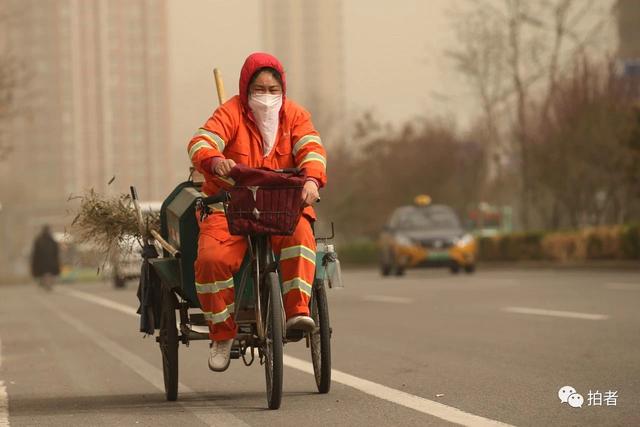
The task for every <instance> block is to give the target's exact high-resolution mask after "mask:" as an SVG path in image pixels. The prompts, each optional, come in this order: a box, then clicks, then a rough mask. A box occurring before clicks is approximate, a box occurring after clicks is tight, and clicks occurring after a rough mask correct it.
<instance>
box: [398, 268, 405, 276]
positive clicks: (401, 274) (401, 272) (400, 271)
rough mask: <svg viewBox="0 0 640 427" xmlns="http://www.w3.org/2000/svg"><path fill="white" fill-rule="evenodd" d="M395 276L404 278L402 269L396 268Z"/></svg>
mask: <svg viewBox="0 0 640 427" xmlns="http://www.w3.org/2000/svg"><path fill="white" fill-rule="evenodd" d="M396 276H404V267H396Z"/></svg>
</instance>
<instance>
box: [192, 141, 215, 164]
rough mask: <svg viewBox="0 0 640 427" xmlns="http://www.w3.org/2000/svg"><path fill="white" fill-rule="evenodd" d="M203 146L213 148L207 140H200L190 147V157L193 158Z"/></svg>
mask: <svg viewBox="0 0 640 427" xmlns="http://www.w3.org/2000/svg"><path fill="white" fill-rule="evenodd" d="M203 148H213V147H212V146H211V144H209V143H208V142H207V141H198V142H196V143H195V144H193V145H192V146H191V148H190V149H189V158H190V159H192V160H193V156H194V155H195V154H196V153H197V152H198V151H200V150H201V149H203Z"/></svg>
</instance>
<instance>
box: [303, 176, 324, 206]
mask: <svg viewBox="0 0 640 427" xmlns="http://www.w3.org/2000/svg"><path fill="white" fill-rule="evenodd" d="M302 200H303V201H304V202H305V203H306V204H308V205H312V204H314V203H315V202H317V201H319V200H320V194H319V193H318V184H316V183H315V182H314V181H311V180H308V181H307V182H305V183H304V187H302Z"/></svg>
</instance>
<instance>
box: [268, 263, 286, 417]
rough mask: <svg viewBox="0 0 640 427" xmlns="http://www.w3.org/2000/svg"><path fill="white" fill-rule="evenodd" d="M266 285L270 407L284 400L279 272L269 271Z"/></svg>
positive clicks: (275, 407) (278, 405) (277, 405)
mask: <svg viewBox="0 0 640 427" xmlns="http://www.w3.org/2000/svg"><path fill="white" fill-rule="evenodd" d="M266 279H267V283H266V285H267V286H265V294H266V295H265V301H266V304H265V306H264V307H265V312H264V313H265V314H264V319H265V331H266V332H265V344H264V345H263V351H264V354H265V364H264V370H265V376H266V379H267V402H268V404H269V409H278V408H280V403H281V402H282V371H283V367H282V347H283V341H282V326H283V321H282V319H283V313H282V292H281V291H280V280H279V279H278V273H269V275H268V276H267V277H266Z"/></svg>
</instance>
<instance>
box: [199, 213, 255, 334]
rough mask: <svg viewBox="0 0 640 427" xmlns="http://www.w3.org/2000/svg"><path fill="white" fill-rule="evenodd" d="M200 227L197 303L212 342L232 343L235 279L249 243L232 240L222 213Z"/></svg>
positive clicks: (239, 238)
mask: <svg viewBox="0 0 640 427" xmlns="http://www.w3.org/2000/svg"><path fill="white" fill-rule="evenodd" d="M199 225H200V235H199V238H198V257H197V259H196V262H195V264H194V266H195V275H196V291H197V293H198V300H199V301H200V307H201V308H202V312H203V313H204V316H205V319H206V320H207V321H208V323H209V338H211V339H212V340H214V341H222V340H227V339H231V338H234V337H235V335H236V324H235V322H234V321H233V311H234V304H233V303H234V283H233V275H234V274H235V273H236V272H237V271H238V269H239V268H240V264H241V262H242V258H243V256H244V252H245V250H246V243H245V241H244V239H243V238H242V237H239V236H229V232H228V229H227V224H226V219H225V217H224V214H222V213H214V214H213V215H210V216H208V217H207V219H205V221H204V222H201V223H200V224H199Z"/></svg>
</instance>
